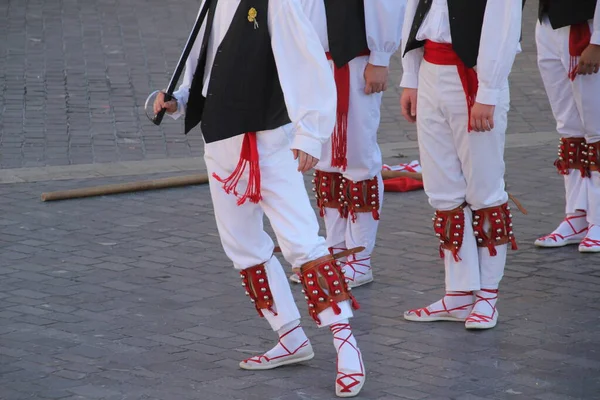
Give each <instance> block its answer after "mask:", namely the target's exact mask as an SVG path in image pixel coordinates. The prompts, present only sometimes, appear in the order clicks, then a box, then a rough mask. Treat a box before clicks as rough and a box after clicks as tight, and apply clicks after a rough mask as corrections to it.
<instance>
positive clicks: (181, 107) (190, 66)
mask: <svg viewBox="0 0 600 400" xmlns="http://www.w3.org/2000/svg"><path fill="white" fill-rule="evenodd" d="M203 6H204V0H203V1H202V4H200V11H198V14H200V12H201V10H202V7H203ZM205 30H206V20H204V23H203V25H202V28H201V29H200V32H198V36H196V40H195V41H194V46H192V51H191V52H190V54H189V56H188V58H187V60H186V62H185V71H184V73H183V81H182V82H181V85H179V89H177V91H175V92H174V93H173V97H175V98H176V99H177V111H175V112H174V113H173V114H170V115H171V117H172V118H173V119H178V118H179V117H181V116H182V115H184V114H185V108H186V107H187V102H188V98H189V96H190V86H192V79H193V78H194V73H195V72H196V67H197V65H198V57H200V48H201V47H202V40H203V38H204V32H205Z"/></svg>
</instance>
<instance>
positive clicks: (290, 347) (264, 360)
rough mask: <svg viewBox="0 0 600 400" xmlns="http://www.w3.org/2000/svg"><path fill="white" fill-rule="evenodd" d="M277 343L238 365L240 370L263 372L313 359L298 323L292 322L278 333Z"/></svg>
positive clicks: (311, 351)
mask: <svg viewBox="0 0 600 400" xmlns="http://www.w3.org/2000/svg"><path fill="white" fill-rule="evenodd" d="M278 334H279V341H278V342H277V344H276V345H275V347H273V348H272V349H271V350H269V351H268V352H267V353H265V354H263V355H260V356H255V357H250V358H247V359H245V360H244V361H242V362H241V363H240V368H243V369H248V370H265V369H273V368H277V367H281V366H283V365H289V364H295V363H299V362H302V361H308V360H310V359H312V358H313V357H314V352H313V349H312V346H311V344H310V341H309V340H308V338H307V337H306V334H305V333H304V330H303V329H302V327H300V323H299V321H294V322H292V323H290V324H288V325H286V326H284V327H283V328H281V329H280V330H279V331H278Z"/></svg>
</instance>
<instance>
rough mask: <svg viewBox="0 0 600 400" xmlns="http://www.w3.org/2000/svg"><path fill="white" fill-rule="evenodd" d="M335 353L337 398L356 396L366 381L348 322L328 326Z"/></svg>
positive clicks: (362, 364) (363, 367) (359, 354)
mask: <svg viewBox="0 0 600 400" xmlns="http://www.w3.org/2000/svg"><path fill="white" fill-rule="evenodd" d="M330 330H331V333H332V334H333V345H334V346H335V349H336V351H337V376H336V379H335V393H336V395H337V396H338V397H354V396H356V395H357V394H358V393H359V392H360V390H361V389H362V387H363V385H364V384H365V380H366V371H365V366H364V363H363V359H362V354H361V352H360V349H359V348H358V344H357V343H356V339H355V338H354V335H353V334H352V329H351V327H350V324H349V323H348V321H347V320H346V321H344V322H343V323H338V324H333V325H331V326H330Z"/></svg>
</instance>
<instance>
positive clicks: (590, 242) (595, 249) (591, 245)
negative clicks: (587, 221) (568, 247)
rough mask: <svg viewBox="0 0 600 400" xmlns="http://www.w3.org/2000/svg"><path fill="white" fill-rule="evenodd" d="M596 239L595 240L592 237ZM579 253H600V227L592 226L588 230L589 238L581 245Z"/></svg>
mask: <svg viewBox="0 0 600 400" xmlns="http://www.w3.org/2000/svg"><path fill="white" fill-rule="evenodd" d="M592 235H594V237H595V238H596V239H594V238H593V237H592ZM579 251H580V252H582V253H600V226H599V225H594V224H592V225H590V228H589V229H588V233H587V236H586V237H585V239H583V241H582V242H581V244H580V245H579Z"/></svg>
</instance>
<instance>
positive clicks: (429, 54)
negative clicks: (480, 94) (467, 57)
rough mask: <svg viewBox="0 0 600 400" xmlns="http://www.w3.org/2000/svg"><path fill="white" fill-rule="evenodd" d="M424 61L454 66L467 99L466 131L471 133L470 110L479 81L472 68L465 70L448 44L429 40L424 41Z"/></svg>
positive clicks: (462, 63) (464, 66)
mask: <svg viewBox="0 0 600 400" xmlns="http://www.w3.org/2000/svg"><path fill="white" fill-rule="evenodd" d="M424 59H425V61H427V62H429V63H431V64H436V65H456V69H457V70H458V76H459V77H460V81H461V83H462V87H463V90H464V91H465V96H466V98H467V110H468V116H469V123H468V131H469V132H471V108H472V107H473V105H474V104H475V98H476V96H477V89H478V87H479V80H478V79H477V72H475V69H473V68H467V67H466V65H465V63H464V62H463V61H462V60H461V59H460V57H458V54H456V52H455V51H454V49H453V48H452V45H451V44H450V43H437V42H432V41H431V40H426V41H425V54H424Z"/></svg>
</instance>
